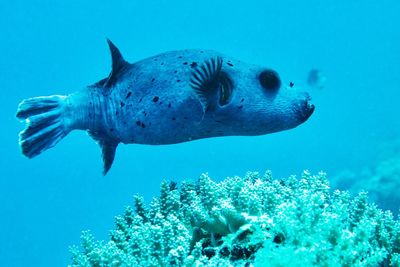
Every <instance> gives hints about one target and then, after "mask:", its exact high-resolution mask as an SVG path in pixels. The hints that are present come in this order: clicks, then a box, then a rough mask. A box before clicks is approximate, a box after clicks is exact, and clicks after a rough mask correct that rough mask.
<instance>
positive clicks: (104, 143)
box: [88, 131, 118, 175]
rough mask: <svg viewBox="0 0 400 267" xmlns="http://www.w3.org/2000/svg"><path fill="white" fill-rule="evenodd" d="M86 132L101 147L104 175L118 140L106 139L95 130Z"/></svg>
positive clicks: (110, 162)
mask: <svg viewBox="0 0 400 267" xmlns="http://www.w3.org/2000/svg"><path fill="white" fill-rule="evenodd" d="M88 134H89V136H90V137H92V138H93V139H94V140H95V141H96V142H97V143H98V144H99V146H100V148H101V154H102V158H103V175H106V174H107V172H108V171H109V170H110V168H111V165H112V163H113V161H114V157H115V151H116V150H117V146H118V142H116V141H114V140H109V139H106V138H104V137H102V136H101V135H100V134H99V133H97V132H93V131H88Z"/></svg>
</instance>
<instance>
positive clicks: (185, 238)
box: [71, 172, 400, 266]
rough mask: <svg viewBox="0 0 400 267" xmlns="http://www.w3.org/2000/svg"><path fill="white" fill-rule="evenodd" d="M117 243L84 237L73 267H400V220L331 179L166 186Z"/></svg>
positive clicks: (255, 178) (131, 218) (130, 218)
mask: <svg viewBox="0 0 400 267" xmlns="http://www.w3.org/2000/svg"><path fill="white" fill-rule="evenodd" d="M134 206H135V212H134V211H133V210H132V209H131V208H129V207H128V208H127V209H126V211H125V214H124V215H123V216H117V217H116V219H115V223H116V229H115V230H113V231H112V232H111V240H110V241H108V242H104V241H95V240H94V238H93V236H92V235H91V234H90V233H89V232H84V233H83V235H82V248H81V249H79V248H77V247H73V248H71V251H72V254H73V257H72V264H71V266H379V265H381V266H388V265H391V266H400V222H399V220H395V219H394V218H393V216H392V214H391V213H390V212H389V211H386V212H384V211H382V210H380V209H378V208H377V207H376V206H375V205H373V204H369V203H368V201H367V195H366V193H360V194H359V195H357V196H356V197H355V198H353V199H352V198H350V196H349V194H348V193H347V192H343V191H339V190H336V191H334V192H333V193H330V190H329V184H328V181H327V179H326V176H325V174H324V173H320V174H318V175H311V174H310V173H308V172H304V173H303V175H302V176H301V178H300V179H296V177H294V176H291V177H289V178H288V179H285V180H274V179H272V177H271V174H270V173H269V172H267V173H266V174H265V175H264V176H260V175H259V174H258V173H248V174H247V175H246V176H245V177H244V178H240V177H233V178H227V179H225V180H223V181H221V182H219V183H217V182H214V181H212V180H211V179H210V178H209V177H208V175H207V174H203V175H202V176H201V177H200V178H199V180H198V182H196V183H191V182H184V183H182V185H181V186H180V187H179V188H178V187H177V185H176V183H168V182H163V183H162V184H161V194H160V197H159V198H155V199H153V201H152V203H151V205H150V207H149V208H145V207H144V204H143V199H142V198H140V197H138V196H136V197H135V205H134Z"/></svg>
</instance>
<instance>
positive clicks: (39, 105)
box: [16, 95, 69, 158]
mask: <svg viewBox="0 0 400 267" xmlns="http://www.w3.org/2000/svg"><path fill="white" fill-rule="evenodd" d="M65 98H66V96H60V95H54V96H43V97H34V98H29V99H25V100H23V101H22V102H21V103H20V104H19V106H18V110H17V115H16V116H17V118H19V119H25V120H26V122H27V127H26V128H25V129H24V130H23V131H21V132H20V134H19V145H20V146H21V149H22V153H23V154H24V155H25V156H27V157H28V158H33V157H35V156H37V155H39V154H40V153H42V152H43V151H45V150H47V149H49V148H51V147H53V146H55V145H56V144H57V143H58V142H59V141H60V140H61V139H62V138H63V137H65V136H66V135H67V134H68V132H69V130H67V129H65V127H64V125H63V121H62V118H61V117H62V113H63V110H64V99H65Z"/></svg>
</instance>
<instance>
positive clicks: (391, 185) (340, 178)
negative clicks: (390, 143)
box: [332, 155, 400, 215]
mask: <svg viewBox="0 0 400 267" xmlns="http://www.w3.org/2000/svg"><path fill="white" fill-rule="evenodd" d="M332 183H333V186H335V187H337V188H340V189H343V190H349V191H350V192H351V193H353V194H356V193H358V192H360V191H362V190H365V191H367V192H368V195H369V198H370V199H371V201H373V202H375V203H376V204H378V206H379V207H381V208H383V209H388V210H391V211H392V212H393V214H395V215H397V214H399V208H400V193H399V188H400V155H392V156H390V157H386V158H384V159H382V160H381V161H379V162H378V163H377V164H376V165H375V166H372V167H370V168H365V169H364V170H363V171H362V172H360V173H356V172H351V171H345V172H342V173H341V174H339V175H337V176H336V177H335V178H334V179H333V180H332Z"/></svg>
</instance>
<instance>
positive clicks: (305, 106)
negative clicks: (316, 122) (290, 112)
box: [298, 94, 315, 123]
mask: <svg viewBox="0 0 400 267" xmlns="http://www.w3.org/2000/svg"><path fill="white" fill-rule="evenodd" d="M310 101H311V96H310V95H308V94H307V95H306V97H305V99H304V100H302V101H301V104H300V109H299V112H298V117H299V120H300V122H301V123H303V122H305V121H306V120H308V118H310V117H311V115H312V114H313V113H314V110H315V106H314V104H312V103H310Z"/></svg>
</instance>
